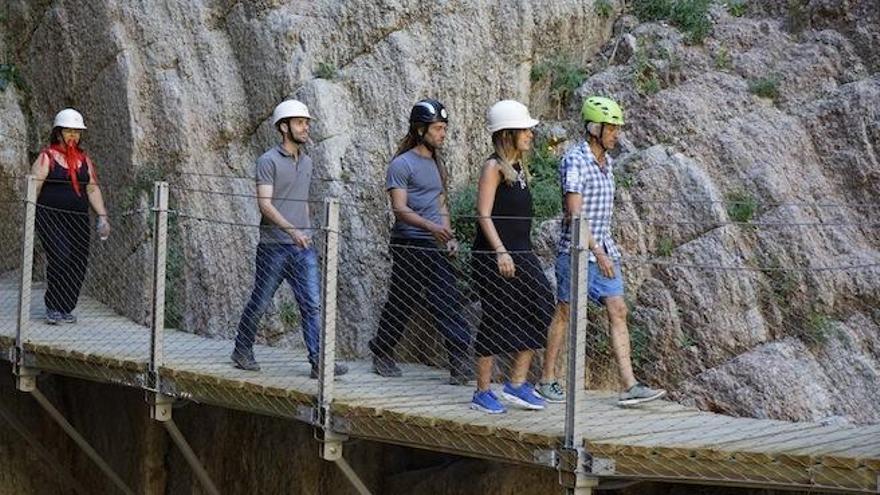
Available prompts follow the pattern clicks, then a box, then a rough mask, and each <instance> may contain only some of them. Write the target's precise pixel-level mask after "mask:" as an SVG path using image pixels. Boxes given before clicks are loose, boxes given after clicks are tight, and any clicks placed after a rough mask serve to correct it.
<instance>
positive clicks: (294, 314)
mask: <svg viewBox="0 0 880 495" xmlns="http://www.w3.org/2000/svg"><path fill="white" fill-rule="evenodd" d="M299 318H300V313H299V307H298V306H297V305H296V303H293V302H290V301H285V302H283V303H281V306H280V307H279V308H278V319H279V320H281V324H282V325H284V328H285V329H295V328H299Z"/></svg>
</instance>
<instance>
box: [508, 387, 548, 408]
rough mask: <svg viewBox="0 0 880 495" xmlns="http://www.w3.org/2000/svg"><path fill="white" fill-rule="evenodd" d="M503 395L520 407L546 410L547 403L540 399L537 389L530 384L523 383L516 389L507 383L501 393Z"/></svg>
mask: <svg viewBox="0 0 880 495" xmlns="http://www.w3.org/2000/svg"><path fill="white" fill-rule="evenodd" d="M501 395H502V396H503V397H504V398H505V399H507V400H509V401H510V402H512V403H514V404H516V405H518V406H520V407H524V408H526V409H533V410H536V411H540V410H541V409H544V405H545V403H546V401H545V400H544V399H543V398H541V397H538V395H537V394H536V393H535V387H533V386H532V384H531V383H528V382H526V383H523V384H522V385H520V386H519V387H514V386H513V385H511V384H510V382H507V383H505V384H504V390H502V391H501Z"/></svg>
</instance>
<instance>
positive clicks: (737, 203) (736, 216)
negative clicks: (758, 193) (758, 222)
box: [727, 191, 758, 223]
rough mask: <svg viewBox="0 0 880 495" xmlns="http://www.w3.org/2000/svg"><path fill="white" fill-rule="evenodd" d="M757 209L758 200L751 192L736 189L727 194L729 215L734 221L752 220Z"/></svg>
mask: <svg viewBox="0 0 880 495" xmlns="http://www.w3.org/2000/svg"><path fill="white" fill-rule="evenodd" d="M757 211H758V202H757V200H755V198H754V197H752V196H751V195H750V194H748V193H746V192H742V191H736V192H732V193H730V194H728V195H727V216H729V217H730V219H731V220H733V221H734V222H739V223H748V222H751V221H752V218H754V216H755V213H757Z"/></svg>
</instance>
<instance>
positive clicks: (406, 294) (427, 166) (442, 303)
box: [370, 99, 470, 384]
mask: <svg viewBox="0 0 880 495" xmlns="http://www.w3.org/2000/svg"><path fill="white" fill-rule="evenodd" d="M448 122H449V118H448V115H447V113H446V108H445V107H444V106H443V104H441V103H440V102H439V101H437V100H432V99H425V100H421V101H419V102H418V103H416V104H415V106H413V108H412V110H411V112H410V118H409V131H408V132H407V135H406V137H404V138H403V140H401V142H400V145H399V146H398V149H397V153H395V156H394V159H393V160H391V164H390V165H389V166H388V173H387V176H386V184H385V187H386V190H387V191H388V195H389V197H390V200H391V208H392V210H393V211H394V216H395V219H396V221H395V223H394V227H393V229H392V231H391V256H392V260H393V266H392V269H391V286H390V288H389V290H388V301H387V302H386V303H385V306H384V308H383V309H382V316H381V318H380V321H379V329H378V332H377V333H376V336H375V338H373V339H372V340H371V341H370V350H371V351H372V353H373V370H374V371H375V372H376V373H377V374H379V375H381V376H384V377H399V376H401V375H402V372H401V370H400V368H399V367H398V366H397V363H396V362H395V359H394V349H395V347H396V346H397V343H398V342H399V341H400V338H401V336H402V335H403V332H404V330H405V325H406V323H407V316H408V314H409V313H410V311H412V310H413V309H414V306H415V303H416V301H415V296H416V295H417V294H418V293H420V292H421V291H422V289H424V290H425V299H426V301H427V304H428V310H429V311H430V312H431V313H432V314H433V316H434V319H435V322H436V326H437V328H438V330H439V331H440V332H441V333H442V334H443V336H444V337H445V341H446V350H447V354H448V359H449V371H450V382H451V383H453V384H464V383H466V382H467V381H468V380H469V379H470V366H468V359H467V351H468V347H469V345H470V333H469V331H468V326H467V322H466V321H465V320H464V317H463V315H462V306H461V296H460V294H459V290H458V286H457V284H456V278H455V272H454V271H453V268H452V264H451V263H450V261H449V255H454V254H455V253H456V252H457V251H458V241H456V239H455V236H454V233H453V232H452V226H451V224H450V219H449V209H448V206H447V204H446V188H445V184H446V180H447V174H446V169H445V168H444V166H443V162H442V160H441V159H440V157H439V155H438V150H439V149H440V148H441V147H442V146H443V141H444V140H445V139H446V128H447V125H448Z"/></svg>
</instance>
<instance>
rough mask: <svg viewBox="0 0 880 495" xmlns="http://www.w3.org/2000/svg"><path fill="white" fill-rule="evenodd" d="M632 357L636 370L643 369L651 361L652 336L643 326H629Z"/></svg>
mask: <svg viewBox="0 0 880 495" xmlns="http://www.w3.org/2000/svg"><path fill="white" fill-rule="evenodd" d="M629 339H630V355H631V356H632V364H633V366H634V367H635V368H638V369H641V368H643V367H644V366H645V365H646V364H648V362H649V361H650V357H651V356H650V350H649V348H648V347H649V345H650V343H651V336H650V335H649V334H648V332H647V330H645V329H644V328H643V327H642V326H641V325H634V324H632V323H630V324H629Z"/></svg>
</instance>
